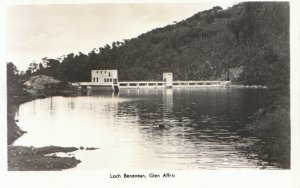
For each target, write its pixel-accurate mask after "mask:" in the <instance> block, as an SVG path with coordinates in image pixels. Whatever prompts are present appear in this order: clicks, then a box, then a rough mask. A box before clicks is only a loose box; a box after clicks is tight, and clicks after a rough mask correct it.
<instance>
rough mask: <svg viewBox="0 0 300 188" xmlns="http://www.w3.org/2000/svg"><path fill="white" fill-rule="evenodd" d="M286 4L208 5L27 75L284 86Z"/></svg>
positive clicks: (50, 61) (52, 61) (47, 62)
mask: <svg viewBox="0 0 300 188" xmlns="http://www.w3.org/2000/svg"><path fill="white" fill-rule="evenodd" d="M289 61H290V60H289V3H288V2H246V3H241V4H238V5H235V6H233V7H231V8H228V9H226V10H222V8H221V7H213V8H212V9H210V10H206V11H202V12H199V13H197V14H195V15H193V16H192V17H190V18H187V19H186V20H183V21H180V22H178V23H176V24H171V25H168V26H166V27H162V28H157V29H154V30H152V31H150V32H147V33H145V34H142V35H140V36H138V37H137V38H133V39H129V40H124V41H122V42H119V41H117V42H113V43H112V44H111V45H106V46H104V47H100V48H99V49H94V51H91V52H90V53H89V54H87V55H86V54H83V53H79V55H74V54H67V55H66V56H65V57H64V58H63V59H62V60H60V61H59V60H58V59H43V63H40V65H37V64H35V65H34V64H31V66H30V67H29V69H28V71H27V75H31V74H32V75H38V74H44V75H48V76H53V77H55V78H57V79H59V80H63V81H72V82H74V81H90V71H91V70H92V69H118V70H119V80H161V79H162V72H164V71H172V72H173V73H174V79H175V80H178V79H180V80H207V79H209V80H224V79H228V78H229V79H231V80H233V81H235V82H238V83H240V84H249V85H252V84H259V85H267V86H269V87H271V88H283V87H288V86H289Z"/></svg>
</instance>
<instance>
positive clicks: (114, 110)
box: [15, 88, 276, 169]
mask: <svg viewBox="0 0 300 188" xmlns="http://www.w3.org/2000/svg"><path fill="white" fill-rule="evenodd" d="M265 99H266V93H264V92H263V91H261V90H238V89H224V88H220V89H155V90H151V89H141V90H138V89H136V90H135V89H128V90H121V91H120V92H119V93H118V94H116V93H113V92H90V93H88V96H77V97H53V98H47V99H42V100H36V101H33V102H30V103H26V104H23V105H21V106H20V114H19V116H20V117H19V118H20V126H21V128H22V129H24V130H27V131H28V134H27V135H25V136H23V137H21V138H20V139H19V140H17V142H16V143H15V144H17V145H33V146H46V145H59V146H77V147H79V146H85V147H87V146H92V147H98V148H100V149H99V150H95V151H92V152H91V151H89V152H88V151H78V152H76V153H75V155H76V156H77V157H78V158H79V159H80V160H82V161H83V162H82V163H81V164H80V165H79V166H78V167H77V168H76V169H91V168H92V169H93V168H95V169H114V168H115V169H121V168H126V169H128V168H130V169H218V168H257V167H267V168H276V164H275V163H273V164H269V163H268V161H264V158H263V157H261V153H260V151H262V149H261V148H260V149H256V147H258V146H260V147H261V144H262V143H264V140H260V139H257V138H255V137H253V136H252V135H250V134H249V132H248V131H247V129H249V127H248V126H247V124H248V123H249V122H250V121H251V116H252V115H253V113H254V112H255V111H256V110H257V109H258V108H259V107H260V106H262V105H263V104H264V102H265ZM28 112H32V113H28Z"/></svg>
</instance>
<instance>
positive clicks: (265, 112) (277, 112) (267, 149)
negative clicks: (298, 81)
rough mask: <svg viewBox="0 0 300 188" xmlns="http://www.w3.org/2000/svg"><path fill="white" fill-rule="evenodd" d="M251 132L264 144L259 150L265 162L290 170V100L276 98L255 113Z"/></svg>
mask: <svg viewBox="0 0 300 188" xmlns="http://www.w3.org/2000/svg"><path fill="white" fill-rule="evenodd" d="M255 117H256V119H255V120H254V121H253V122H252V124H251V132H252V133H253V134H254V135H255V136H256V137H258V138H264V140H266V143H265V144H264V145H261V146H260V147H258V148H259V150H260V153H261V154H262V156H264V158H265V160H266V161H268V162H270V163H277V164H279V167H280V168H283V169H289V168H290V150H291V148H290V134H291V133H290V100H289V97H284V96H276V98H275V99H274V100H273V102H272V103H271V104H270V105H268V106H266V107H265V108H263V109H260V110H259V111H258V112H257V113H256V116H255Z"/></svg>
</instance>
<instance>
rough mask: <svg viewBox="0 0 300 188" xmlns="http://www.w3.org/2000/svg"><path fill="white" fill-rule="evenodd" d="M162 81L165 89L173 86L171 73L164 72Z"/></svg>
mask: <svg viewBox="0 0 300 188" xmlns="http://www.w3.org/2000/svg"><path fill="white" fill-rule="evenodd" d="M163 81H164V82H165V86H166V87H167V88H171V87H172V86H173V73H171V72H164V73H163Z"/></svg>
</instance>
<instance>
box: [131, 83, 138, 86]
mask: <svg viewBox="0 0 300 188" xmlns="http://www.w3.org/2000/svg"><path fill="white" fill-rule="evenodd" d="M129 85H130V86H136V85H137V84H136V83H130V84H129Z"/></svg>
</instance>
